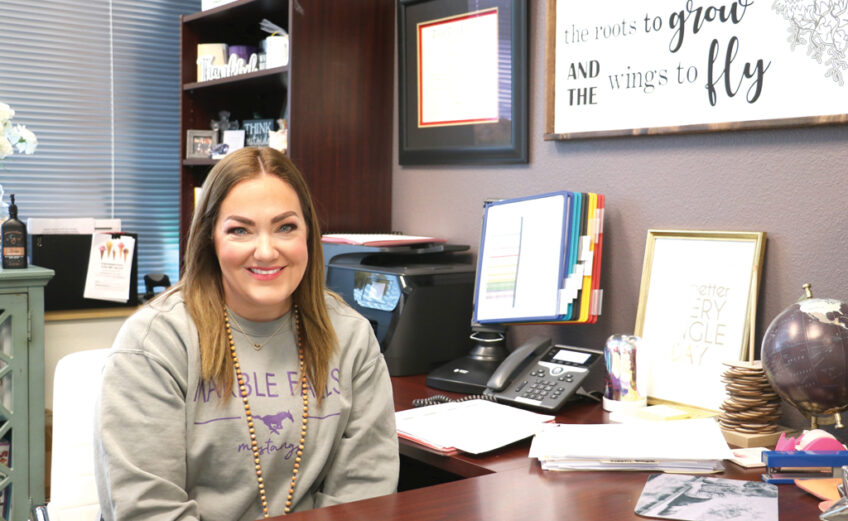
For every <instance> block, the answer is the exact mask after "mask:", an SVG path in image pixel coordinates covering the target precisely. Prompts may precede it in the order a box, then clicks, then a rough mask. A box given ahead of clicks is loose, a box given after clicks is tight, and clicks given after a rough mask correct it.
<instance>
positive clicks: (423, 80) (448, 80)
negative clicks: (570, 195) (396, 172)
mask: <svg viewBox="0 0 848 521" xmlns="http://www.w3.org/2000/svg"><path fill="white" fill-rule="evenodd" d="M526 11H527V6H526V2H521V1H518V0H481V1H479V2H475V3H474V6H473V8H469V3H468V2H462V1H458V0H400V4H399V10H398V39H399V41H398V70H399V81H398V85H399V93H398V100H399V109H398V113H399V120H400V121H399V132H398V134H399V139H400V143H399V161H400V164H401V165H414V164H461V163H481V164H492V163H526V162H527V160H528V157H527V149H528V143H527V12H526Z"/></svg>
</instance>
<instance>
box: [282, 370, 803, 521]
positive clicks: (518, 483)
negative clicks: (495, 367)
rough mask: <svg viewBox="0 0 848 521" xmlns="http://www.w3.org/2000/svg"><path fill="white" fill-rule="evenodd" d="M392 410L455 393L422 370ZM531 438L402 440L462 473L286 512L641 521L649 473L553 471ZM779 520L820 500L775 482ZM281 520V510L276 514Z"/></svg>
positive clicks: (596, 412) (791, 519) (798, 516)
mask: <svg viewBox="0 0 848 521" xmlns="http://www.w3.org/2000/svg"><path fill="white" fill-rule="evenodd" d="M392 380H393V386H394V391H395V409H396V410H404V409H409V408H410V407H412V400H413V399H415V398H424V397H427V396H433V395H435V394H446V395H448V396H453V397H456V396H460V395H455V394H452V393H445V392H442V391H438V390H436V389H430V388H428V387H426V386H425V384H424V376H407V377H400V378H398V377H395V378H393V379H392ZM606 419H607V414H606V413H605V412H603V410H602V409H601V407H600V405H599V404H594V403H591V402H575V403H573V404H570V405H567V406H566V407H565V408H564V409H563V411H562V412H561V413H560V414H558V415H557V421H558V422H560V423H602V422H604V421H606ZM528 448H529V443H528V442H526V441H525V442H521V443H516V444H513V445H510V446H509V447H505V448H503V449H500V450H498V451H495V452H494V453H491V454H484V455H479V456H473V455H468V454H458V455H455V456H442V455H439V454H435V453H433V452H430V451H427V450H426V449H423V448H422V447H420V446H418V445H416V444H414V443H412V442H408V441H406V440H401V442H400V451H401V454H402V455H405V456H408V457H410V458H413V459H415V460H417V461H420V462H422V463H426V464H427V465H431V466H433V467H436V468H439V469H441V470H446V471H448V472H451V473H454V474H457V475H459V476H462V477H464V478H467V479H461V480H458V481H453V482H450V483H444V484H441V485H436V486H432V487H426V488H420V489H416V490H409V491H406V492H401V493H399V494H391V495H388V496H383V497H378V498H374V499H368V500H365V501H357V502H354V503H347V504H344V505H338V506H334V507H328V508H321V509H316V510H311V511H307V512H299V513H297V514H290V515H289V516H287V517H286V519H294V520H297V519H304V520H306V519H310V520H322V521H334V520H349V519H379V520H381V521H392V520H398V521H400V520H403V521H431V520H443V519H461V520H463V521H474V520H480V521H483V520H485V521H500V520H503V521H514V520H517V519H533V520H538V521H542V520H547V519H573V520H575V521H601V520H603V521H607V520H610V519H614V520H616V521H628V520H634V521H635V520H642V521H644V519H646V518H643V517H640V516H637V515H636V514H635V513H634V512H633V509H634V507H635V506H636V501H637V500H638V499H639V496H640V494H641V493H642V488H643V487H644V485H645V480H646V479H647V477H648V474H649V473H648V472H550V471H543V470H541V468H540V467H539V464H538V462H537V461H536V460H531V459H530V458H528V457H527V451H528ZM726 466H727V470H726V471H725V472H724V473H722V474H717V475H716V476H717V477H724V478H730V479H749V480H757V479H759V475H760V471H759V470H754V471H752V470H744V469H742V468H740V467H737V466H736V465H733V464H732V463H727V464H726ZM779 487H780V488H779V505H780V521H801V520H804V521H807V520H812V519H817V518H818V514H819V510H818V500H817V499H816V498H814V497H813V496H811V495H809V494H807V493H805V492H803V491H801V490H800V489H799V488H798V487H796V486H794V485H780V486H779ZM277 519H279V521H282V519H283V518H282V517H279V518H277Z"/></svg>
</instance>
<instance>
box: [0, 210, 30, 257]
mask: <svg viewBox="0 0 848 521" xmlns="http://www.w3.org/2000/svg"><path fill="white" fill-rule="evenodd" d="M10 199H11V200H12V204H10V205H9V218H8V219H6V220H5V221H3V224H2V225H0V239H1V240H0V242H2V245H3V269H19V268H26V267H27V231H26V225H25V224H24V223H22V222H21V221H20V220H18V206H17V205H16V204H15V194H12V195H11V196H10Z"/></svg>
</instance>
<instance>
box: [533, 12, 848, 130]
mask: <svg viewBox="0 0 848 521" xmlns="http://www.w3.org/2000/svg"><path fill="white" fill-rule="evenodd" d="M846 51H848V9H846V6H845V2H844V1H840V0H815V1H814V0H768V1H766V0H735V1H731V0H723V1H722V0H654V1H651V2H646V1H641V2H640V1H633V0H602V1H597V0H596V1H591V0H548V27H547V53H548V54H547V56H548V57H547V88H548V92H547V114H546V123H545V139H548V140H550V139H571V138H582V137H600V136H613V135H630V134H657V133H669V132H679V131H689V132H694V131H708V130H724V129H730V128H762V127H778V126H800V125H810V124H821V123H842V122H845V121H848V85H846V78H845V76H844V74H845V70H846V69H848V58H846Z"/></svg>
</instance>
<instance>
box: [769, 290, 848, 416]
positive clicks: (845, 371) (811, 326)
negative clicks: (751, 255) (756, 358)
mask: <svg viewBox="0 0 848 521" xmlns="http://www.w3.org/2000/svg"><path fill="white" fill-rule="evenodd" d="M804 288H805V289H806V290H807V298H804V299H802V300H799V301H798V302H796V303H795V304H792V305H791V306H789V307H788V308H786V309H785V310H783V311H782V312H781V313H780V314H779V315H777V316H776V317H775V318H774V320H772V322H771V324H769V327H768V329H767V330H766V332H765V335H764V336H763V343H762V352H761V354H762V363H763V369H764V371H765V374H766V377H767V378H768V380H769V382H770V383H771V385H772V387H774V390H775V391H776V392H777V394H778V395H779V396H780V397H781V398H782V399H783V400H785V401H786V402H788V403H790V404H791V405H793V406H794V407H796V408H797V409H798V410H799V411H801V412H802V413H803V414H804V415H805V416H807V417H809V418H811V419H812V420H813V424H814V425H815V423H816V417H818V416H827V415H836V423H837V424H839V425H840V426H841V423H842V422H841V418H840V417H839V415H838V413H840V412H841V411H843V410H845V409H846V408H848V304H846V303H844V302H840V301H838V300H833V299H819V298H812V292H811V291H810V289H809V285H808V284H805V285H804Z"/></svg>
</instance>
